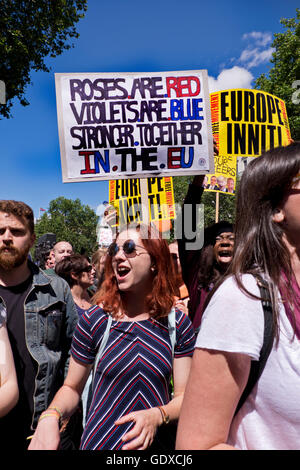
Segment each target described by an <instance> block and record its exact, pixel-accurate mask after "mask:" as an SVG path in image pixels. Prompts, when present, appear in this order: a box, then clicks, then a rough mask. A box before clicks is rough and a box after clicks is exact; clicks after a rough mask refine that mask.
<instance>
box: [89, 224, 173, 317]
mask: <svg viewBox="0 0 300 470" xmlns="http://www.w3.org/2000/svg"><path fill="white" fill-rule="evenodd" d="M124 229H126V230H130V229H132V227H130V226H129V227H126V228H124ZM134 229H135V230H136V231H138V232H140V237H141V240H142V243H143V245H144V247H145V248H146V250H147V251H148V253H149V255H150V257H151V262H152V263H153V265H154V266H155V268H156V269H155V271H154V272H153V278H152V289H151V294H149V295H148V296H147V298H146V305H147V307H148V309H149V313H150V316H151V317H153V318H159V317H164V316H167V315H168V313H169V312H170V310H171V308H172V307H173V305H174V297H175V296H178V288H177V286H176V274H175V270H174V266H173V262H172V258H171V253H170V250H169V246H168V244H167V242H166V240H164V239H163V238H162V237H161V234H160V233H158V232H156V231H155V237H153V228H151V227H147V226H145V225H138V226H137V227H134ZM144 235H146V236H145V237H144ZM117 238H118V237H117ZM93 302H95V303H96V304H98V305H101V307H102V308H103V309H104V310H105V311H107V312H110V313H112V315H114V316H116V315H117V313H118V311H119V310H120V308H121V305H122V294H121V292H120V290H119V288H118V284H117V280H116V278H115V275H114V272H113V269H112V258H111V257H110V256H107V258H106V261H105V279H104V281H103V283H102V284H101V287H100V289H99V291H97V292H96V293H95V295H94V297H93Z"/></svg>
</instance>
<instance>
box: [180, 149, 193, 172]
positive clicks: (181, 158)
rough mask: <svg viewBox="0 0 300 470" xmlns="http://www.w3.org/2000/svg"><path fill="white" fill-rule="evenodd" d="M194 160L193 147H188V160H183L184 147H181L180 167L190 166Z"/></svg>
mask: <svg viewBox="0 0 300 470" xmlns="http://www.w3.org/2000/svg"><path fill="white" fill-rule="evenodd" d="M193 161H194V147H189V161H188V162H187V163H186V162H185V147H181V151H180V163H181V168H190V167H191V166H192V164H193Z"/></svg>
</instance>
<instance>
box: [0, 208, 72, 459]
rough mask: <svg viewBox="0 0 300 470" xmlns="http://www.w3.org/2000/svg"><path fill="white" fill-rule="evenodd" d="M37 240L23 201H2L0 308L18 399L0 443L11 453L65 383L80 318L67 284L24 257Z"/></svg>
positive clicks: (0, 430)
mask: <svg viewBox="0 0 300 470" xmlns="http://www.w3.org/2000/svg"><path fill="white" fill-rule="evenodd" d="M34 242H35V234H34V218H33V212H32V209H31V208H30V207H29V206H27V204H25V203H23V202H18V201H12V200H0V308H1V307H2V308H5V309H6V316H7V329H8V333H9V337H10V342H11V346H12V350H13V355H14V361H15V366H16V371H17V377H18V386H19V391H20V399H19V402H18V404H17V405H16V406H15V408H14V409H13V410H12V411H11V412H10V413H8V414H7V415H6V416H5V417H3V418H2V419H1V420H0V435H1V445H2V446H3V449H5V450H6V449H13V450H15V451H17V450H22V449H25V448H27V447H28V442H29V441H26V438H27V437H28V436H29V435H30V434H32V433H33V432H32V431H33V430H34V429H35V427H36V425H37V422H38V419H39V416H40V414H41V413H42V411H44V410H45V409H46V408H47V407H48V405H49V403H50V401H51V400H52V398H53V396H54V394H55V393H56V391H57V390H58V389H59V388H60V386H61V385H62V383H63V380H64V375H65V374H66V372H67V366H68V360H69V350H70V346H71V340H72V336H73V331H74V329H75V326H76V323H77V321H78V316H77V311H76V307H75V305H74V301H73V298H72V295H71V292H70V289H69V286H68V285H67V283H66V282H65V281H64V280H63V279H62V278H60V277H58V276H50V275H49V276H48V275H46V274H45V273H44V272H43V271H41V270H40V268H38V267H37V266H36V265H35V264H34V263H32V262H31V261H30V260H29V259H28V254H29V250H30V248H31V247H32V246H33V244H34Z"/></svg>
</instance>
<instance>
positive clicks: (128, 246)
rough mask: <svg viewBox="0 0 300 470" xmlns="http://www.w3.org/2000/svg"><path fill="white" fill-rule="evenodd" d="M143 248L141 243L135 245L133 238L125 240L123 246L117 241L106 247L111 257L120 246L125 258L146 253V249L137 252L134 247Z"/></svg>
mask: <svg viewBox="0 0 300 470" xmlns="http://www.w3.org/2000/svg"><path fill="white" fill-rule="evenodd" d="M137 247H139V248H144V247H143V246H141V245H137V244H136V243H135V241H134V240H126V242H124V244H123V246H119V245H118V244H117V243H115V242H114V243H112V244H111V245H110V247H109V248H108V254H109V256H111V257H113V256H116V254H117V253H118V251H119V250H120V249H121V248H122V250H123V252H124V253H125V255H126V257H127V258H134V257H135V256H138V255H142V254H146V253H147V251H143V252H142V253H137V251H136V248H137Z"/></svg>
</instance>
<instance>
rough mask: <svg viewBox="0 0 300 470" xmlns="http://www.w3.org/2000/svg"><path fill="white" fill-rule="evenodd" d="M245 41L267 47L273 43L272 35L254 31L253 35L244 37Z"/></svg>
mask: <svg viewBox="0 0 300 470" xmlns="http://www.w3.org/2000/svg"><path fill="white" fill-rule="evenodd" d="M242 39H244V40H247V39H250V40H254V42H255V44H256V45H257V46H261V47H265V46H267V44H269V43H270V42H271V41H272V35H271V33H263V32H261V31H252V32H251V33H245V34H244V35H243V38H242Z"/></svg>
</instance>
